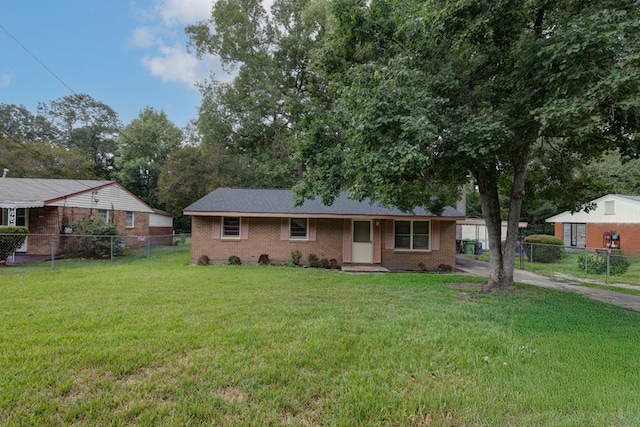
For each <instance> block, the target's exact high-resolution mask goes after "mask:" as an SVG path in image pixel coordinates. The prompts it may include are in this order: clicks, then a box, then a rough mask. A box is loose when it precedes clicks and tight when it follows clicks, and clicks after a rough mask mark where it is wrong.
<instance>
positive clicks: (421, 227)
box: [395, 221, 430, 250]
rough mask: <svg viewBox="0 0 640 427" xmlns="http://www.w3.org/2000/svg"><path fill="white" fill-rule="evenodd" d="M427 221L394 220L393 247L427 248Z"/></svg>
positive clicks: (408, 248)
mask: <svg viewBox="0 0 640 427" xmlns="http://www.w3.org/2000/svg"><path fill="white" fill-rule="evenodd" d="M429 226H430V224H429V221H395V248H396V249H407V250H429Z"/></svg>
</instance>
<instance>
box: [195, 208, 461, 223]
mask: <svg viewBox="0 0 640 427" xmlns="http://www.w3.org/2000/svg"><path fill="white" fill-rule="evenodd" d="M183 214H184V215H188V216H240V217H245V218H316V219H345V218H364V219H425V220H439V221H455V220H459V219H464V217H457V216H451V217H449V216H446V217H440V216H435V215H429V216H422V215H409V214H407V215H375V214H326V213H291V212H281V213H271V212H269V213H264V212H220V211H217V212H210V211H207V212H200V211H186V210H185V211H183Z"/></svg>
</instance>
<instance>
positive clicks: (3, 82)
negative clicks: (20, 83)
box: [0, 73, 13, 89]
mask: <svg viewBox="0 0 640 427" xmlns="http://www.w3.org/2000/svg"><path fill="white" fill-rule="evenodd" d="M12 77H13V76H12V75H11V74H9V73H2V74H0V89H4V88H5V87H9V85H10V84H11V78H12Z"/></svg>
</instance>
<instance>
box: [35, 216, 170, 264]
mask: <svg viewBox="0 0 640 427" xmlns="http://www.w3.org/2000/svg"><path fill="white" fill-rule="evenodd" d="M91 213H93V215H94V216H97V214H98V212H97V210H96V209H93V210H90V209H85V208H74V207H66V208H61V207H56V206H45V207H42V208H32V209H29V237H28V238H27V239H28V242H27V253H28V254H32V255H48V254H50V253H51V248H52V243H51V235H58V234H64V227H65V226H71V224H73V223H74V222H76V221H78V220H82V219H87V218H89V215H91ZM125 220H126V212H125V211H109V221H112V222H113V221H115V222H116V223H117V224H118V233H119V234H121V235H127V236H147V235H150V234H151V233H150V231H151V230H150V228H149V214H148V213H145V212H135V213H134V226H133V227H131V228H126V227H125V224H126V222H125ZM158 228H160V227H158ZM160 231H162V232H166V234H171V233H173V230H172V229H170V228H168V229H166V230H165V229H162V230H160ZM157 239H159V238H157ZM170 240H171V238H170ZM65 241H66V238H65V237H64V236H62V237H56V238H55V241H54V244H53V247H54V248H55V249H54V250H55V253H56V254H61V253H64V250H65ZM169 243H171V242H169ZM146 244H147V243H146V241H144V240H136V239H128V240H127V245H128V246H136V245H141V246H144V245H146ZM154 244H157V243H156V242H154Z"/></svg>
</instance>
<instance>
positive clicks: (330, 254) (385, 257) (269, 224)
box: [191, 216, 456, 271]
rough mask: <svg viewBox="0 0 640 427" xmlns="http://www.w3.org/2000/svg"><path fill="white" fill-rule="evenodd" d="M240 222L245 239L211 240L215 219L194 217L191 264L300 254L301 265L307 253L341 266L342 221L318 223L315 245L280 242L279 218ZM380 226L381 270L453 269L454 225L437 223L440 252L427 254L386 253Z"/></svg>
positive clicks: (285, 258) (280, 258) (281, 258)
mask: <svg viewBox="0 0 640 427" xmlns="http://www.w3.org/2000/svg"><path fill="white" fill-rule="evenodd" d="M218 220H219V218H218ZM242 221H243V222H245V221H246V222H247V223H248V235H247V239H237V240H236V239H219V238H216V239H214V238H213V228H214V227H213V223H214V218H213V217H202V216H194V217H193V218H192V223H191V233H192V234H191V235H192V246H191V263H193V264H195V263H197V262H198V259H199V258H200V257H201V256H202V255H206V256H207V257H209V261H210V262H212V263H226V262H227V261H228V259H229V257H230V256H232V255H236V256H238V257H240V259H241V261H242V262H249V263H254V262H258V258H259V257H260V255H261V254H267V255H269V261H270V262H272V263H286V262H287V261H290V260H291V252H292V251H295V250H299V251H300V252H301V253H302V254H303V258H302V263H303V264H306V263H307V256H308V255H309V254H310V253H313V254H316V255H318V257H319V258H327V259H332V258H333V259H335V260H336V261H337V262H338V264H339V265H343V264H344V260H343V257H342V250H343V230H344V219H317V220H316V240H315V241H295V240H294V241H290V240H281V236H280V227H281V219H280V218H242ZM387 221H391V220H387ZM380 222H381V224H380V227H381V230H382V233H381V240H382V242H381V247H382V253H381V265H382V266H384V267H387V268H390V269H393V270H418V269H419V268H420V267H419V265H418V264H420V263H423V264H424V266H425V268H426V269H427V270H433V271H435V270H438V267H439V266H440V265H441V264H445V265H449V266H451V267H455V246H456V227H455V221H447V222H440V249H439V250H434V251H426V252H417V251H416V252H413V251H394V250H393V249H385V239H386V234H385V231H386V221H380Z"/></svg>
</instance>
